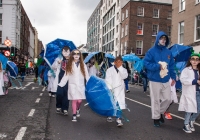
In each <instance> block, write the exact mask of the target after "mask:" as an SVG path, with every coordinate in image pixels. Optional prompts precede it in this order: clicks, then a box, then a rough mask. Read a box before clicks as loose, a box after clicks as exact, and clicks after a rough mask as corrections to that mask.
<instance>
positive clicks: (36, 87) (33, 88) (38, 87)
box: [31, 87, 39, 90]
mask: <svg viewBox="0 0 200 140" xmlns="http://www.w3.org/2000/svg"><path fill="white" fill-rule="evenodd" d="M36 88H39V87H32V89H31V90H34V89H36Z"/></svg>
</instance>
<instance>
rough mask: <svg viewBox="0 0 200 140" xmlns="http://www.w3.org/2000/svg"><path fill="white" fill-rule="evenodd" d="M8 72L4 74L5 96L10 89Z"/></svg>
mask: <svg viewBox="0 0 200 140" xmlns="http://www.w3.org/2000/svg"><path fill="white" fill-rule="evenodd" d="M8 76H9V75H8V72H6V71H4V72H3V81H4V87H3V91H4V94H5V95H6V94H8V88H9V77H8Z"/></svg>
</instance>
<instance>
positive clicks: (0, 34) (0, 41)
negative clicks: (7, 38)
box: [0, 31, 3, 44]
mask: <svg viewBox="0 0 200 140" xmlns="http://www.w3.org/2000/svg"><path fill="white" fill-rule="evenodd" d="M0 43H1V44H2V43H3V42H2V31H0Z"/></svg>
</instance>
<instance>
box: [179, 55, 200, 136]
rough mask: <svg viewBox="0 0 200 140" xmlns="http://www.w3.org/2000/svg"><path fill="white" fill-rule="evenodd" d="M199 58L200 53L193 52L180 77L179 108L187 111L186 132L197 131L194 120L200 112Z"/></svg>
mask: <svg viewBox="0 0 200 140" xmlns="http://www.w3.org/2000/svg"><path fill="white" fill-rule="evenodd" d="M199 59H200V56H199V54H192V55H191V58H190V59H189V60H188V63H187V65H186V68H185V69H183V71H182V73H181V77H180V81H181V83H182V95H181V98H180V103H179V108H178V110H179V111H185V121H184V127H183V130H184V131H185V132H186V133H192V131H195V128H194V122H195V120H196V118H197V117H198V116H199V114H200V92H199V85H200V80H199V71H200V63H199V62H200V61H199Z"/></svg>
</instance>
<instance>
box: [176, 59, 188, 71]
mask: <svg viewBox="0 0 200 140" xmlns="http://www.w3.org/2000/svg"><path fill="white" fill-rule="evenodd" d="M186 64H187V62H186V61H184V62H177V63H176V68H177V69H178V70H180V71H182V70H183V69H184V68H185V66H186Z"/></svg>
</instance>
